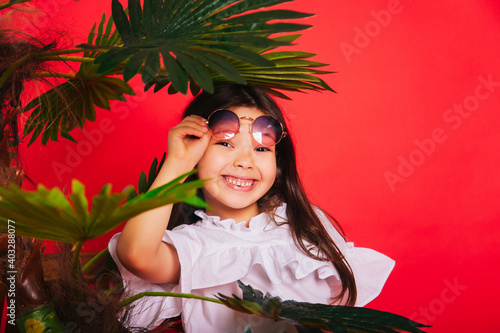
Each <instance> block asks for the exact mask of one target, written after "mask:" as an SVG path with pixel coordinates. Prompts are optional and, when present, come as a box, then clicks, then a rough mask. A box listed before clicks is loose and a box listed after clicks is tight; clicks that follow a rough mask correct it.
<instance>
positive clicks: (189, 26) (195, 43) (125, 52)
mask: <svg viewBox="0 0 500 333" xmlns="http://www.w3.org/2000/svg"><path fill="white" fill-rule="evenodd" d="M287 1H289V0H273V1H270V0H243V1H235V0H214V1H185V0H169V1H166V0H145V1H144V7H143V8H141V6H140V3H139V1H138V0H129V3H128V11H129V14H128V15H127V14H126V12H125V10H124V9H123V7H122V5H121V4H120V2H119V1H118V0H113V1H112V12H113V18H114V21H115V25H116V29H117V30H118V31H119V33H120V36H121V39H122V40H123V46H122V47H120V48H114V49H111V50H110V51H108V52H105V53H102V54H100V55H99V56H98V57H97V58H96V60H95V63H96V64H100V67H99V70H98V73H105V72H106V71H109V70H112V69H113V68H115V67H116V66H119V65H120V64H122V63H126V65H125V69H126V70H124V73H123V74H124V79H125V80H129V79H130V78H131V77H133V76H134V75H135V74H137V73H139V72H141V74H142V80H143V82H144V83H147V82H149V81H150V80H151V79H152V78H153V77H155V76H156V75H157V74H159V73H160V66H159V65H160V57H159V55H161V60H162V61H163V64H164V72H163V73H162V75H163V76H165V77H166V78H168V82H165V81H164V82H163V83H165V84H164V85H161V84H160V85H158V86H157V87H156V88H158V87H160V86H161V87H164V86H166V85H167V84H171V86H172V87H173V89H171V91H172V92H173V91H175V92H177V91H178V92H181V93H187V91H188V83H189V82H190V81H191V83H190V84H191V85H196V86H198V87H200V88H202V89H204V90H206V91H208V92H212V91H213V81H214V76H217V75H220V76H222V77H224V78H225V79H226V80H230V81H235V82H239V83H244V82H245V80H244V79H243V77H242V76H241V75H240V74H239V73H238V71H237V70H236V69H235V68H234V67H233V65H232V64H233V62H234V61H236V60H238V61H240V62H242V63H245V64H252V65H254V66H265V67H272V66H274V63H273V62H272V61H270V60H269V59H267V58H266V57H264V56H262V55H260V54H259V53H256V52H255V51H254V50H252V49H255V48H258V49H266V48H269V47H276V46H280V45H289V44H290V42H288V41H286V40H280V39H270V38H268V36H269V35H270V34H273V33H284V32H291V31H298V30H303V29H305V28H308V27H310V26H308V25H302V24H296V23H283V22H278V23H272V24H270V23H269V21H275V20H284V19H297V18H303V17H307V16H310V14H305V13H300V12H295V11H290V10H265V11H260V12H256V13H255V12H254V13H247V12H248V11H250V10H254V9H258V8H265V7H268V6H273V5H276V4H280V3H284V2H287ZM141 65H143V66H141Z"/></svg>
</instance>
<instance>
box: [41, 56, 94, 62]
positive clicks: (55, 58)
mask: <svg viewBox="0 0 500 333" xmlns="http://www.w3.org/2000/svg"><path fill="white" fill-rule="evenodd" d="M42 58H43V60H45V61H75V62H94V60H95V58H89V57H74V56H58V55H54V56H44V57H42Z"/></svg>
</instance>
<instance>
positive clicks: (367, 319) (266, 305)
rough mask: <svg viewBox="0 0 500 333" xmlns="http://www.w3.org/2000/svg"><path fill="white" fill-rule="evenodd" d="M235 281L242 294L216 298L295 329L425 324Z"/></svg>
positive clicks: (372, 329) (378, 330) (392, 330)
mask: <svg viewBox="0 0 500 333" xmlns="http://www.w3.org/2000/svg"><path fill="white" fill-rule="evenodd" d="M238 284H239V286H240V288H241V289H242V291H243V298H239V297H237V296H235V295H233V297H229V296H225V295H222V294H219V296H217V298H218V299H219V300H220V301H222V303H224V304H225V305H226V306H228V307H230V308H231V309H233V310H236V311H240V312H244V313H253V314H255V315H259V316H262V317H266V318H270V319H274V320H286V321H288V322H291V323H293V324H294V325H295V326H296V328H297V330H298V331H299V332H324V331H327V332H345V333H357V332H367V333H382V332H387V333H397V332H399V331H404V332H412V333H423V332H424V331H422V330H421V329H419V327H428V326H426V325H423V324H419V323H417V322H414V321H412V320H410V319H408V318H406V317H403V316H400V315H396V314H393V313H389V312H384V311H378V310H373V309H368V308H359V307H351V306H338V305H325V304H313V303H306V302H296V301H281V299H280V298H279V297H272V296H270V295H269V294H267V295H264V294H263V293H262V292H261V291H259V290H256V289H253V288H252V287H251V286H249V285H245V284H243V283H241V282H240V281H238Z"/></svg>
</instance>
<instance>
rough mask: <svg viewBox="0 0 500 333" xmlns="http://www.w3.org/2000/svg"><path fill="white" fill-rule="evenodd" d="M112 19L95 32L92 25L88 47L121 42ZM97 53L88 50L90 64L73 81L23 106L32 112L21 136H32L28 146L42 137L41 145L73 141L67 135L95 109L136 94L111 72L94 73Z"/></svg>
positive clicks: (104, 18)
mask: <svg viewBox="0 0 500 333" xmlns="http://www.w3.org/2000/svg"><path fill="white" fill-rule="evenodd" d="M112 26H113V20H112V19H111V18H110V19H109V20H108V22H107V23H106V16H105V15H103V17H102V19H101V22H100V24H99V27H98V29H97V32H96V31H95V27H96V25H95V24H94V26H93V28H92V30H91V32H90V33H89V36H88V42H89V44H92V43H94V45H95V46H96V47H108V46H113V45H117V44H119V43H120V42H121V40H120V38H119V35H118V32H117V31H114V32H111V29H112ZM99 54H100V52H99V51H93V50H89V51H87V52H84V54H83V57H84V58H85V59H89V60H90V61H89V62H82V63H81V64H80V67H79V70H78V72H77V73H76V74H75V76H74V78H71V79H68V80H67V81H66V82H64V83H62V84H60V85H58V86H56V87H54V88H52V89H50V90H48V91H47V92H45V93H43V94H42V95H40V96H38V97H37V98H35V99H33V100H32V101H31V102H29V103H28V104H26V105H25V106H24V108H23V112H27V111H30V110H32V112H31V114H30V116H29V117H28V119H27V121H26V126H25V127H24V132H23V134H24V136H27V135H29V134H30V133H33V134H32V136H31V139H30V141H29V143H28V145H31V144H32V143H33V142H35V140H36V139H37V138H38V137H39V136H40V135H42V138H41V140H42V144H44V145H45V144H46V143H47V142H48V141H49V140H52V141H57V140H58V138H59V136H62V137H64V138H66V139H69V140H71V141H75V140H74V139H73V137H72V136H71V135H70V134H69V132H70V131H71V130H72V129H74V128H75V127H78V128H83V127H84V125H85V122H86V121H94V120H95V118H96V109H95V107H96V106H97V107H99V108H102V109H106V110H109V109H110V103H109V101H111V100H121V101H125V96H124V95H125V94H128V95H135V93H134V91H133V90H132V88H131V87H130V86H129V85H128V84H127V83H126V82H125V81H123V80H122V79H119V78H117V77H110V76H109V75H111V74H113V72H108V73H103V74H97V68H98V66H97V65H94V64H93V63H92V61H91V59H92V58H95V57H96V56H98V55H99Z"/></svg>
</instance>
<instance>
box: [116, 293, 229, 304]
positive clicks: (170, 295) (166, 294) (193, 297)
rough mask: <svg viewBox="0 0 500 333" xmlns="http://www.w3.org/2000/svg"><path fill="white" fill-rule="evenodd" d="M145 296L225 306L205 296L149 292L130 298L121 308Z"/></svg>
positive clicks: (123, 302) (122, 302) (124, 301)
mask: <svg viewBox="0 0 500 333" xmlns="http://www.w3.org/2000/svg"><path fill="white" fill-rule="evenodd" d="M144 296H164V297H165V296H169V297H182V298H192V299H200V300H202V301H208V302H213V303H218V304H224V303H222V302H221V301H220V300H218V299H216V298H211V297H204V296H199V295H193V294H183V293H168V292H155V291H149V292H143V293H139V294H137V295H134V296H132V297H129V298H127V299H125V300H123V301H121V302H120V306H121V307H125V306H127V305H129V304H130V303H132V302H134V301H136V300H138V299H140V298H142V297H144Z"/></svg>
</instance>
